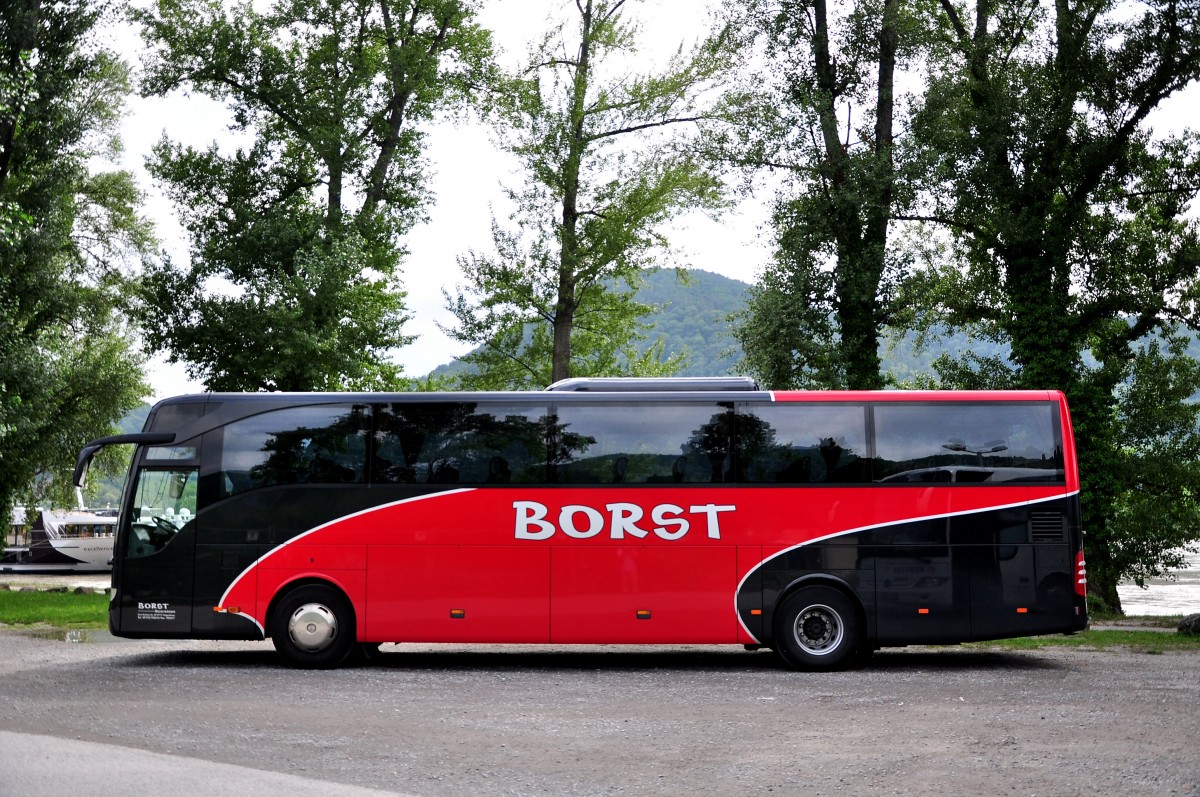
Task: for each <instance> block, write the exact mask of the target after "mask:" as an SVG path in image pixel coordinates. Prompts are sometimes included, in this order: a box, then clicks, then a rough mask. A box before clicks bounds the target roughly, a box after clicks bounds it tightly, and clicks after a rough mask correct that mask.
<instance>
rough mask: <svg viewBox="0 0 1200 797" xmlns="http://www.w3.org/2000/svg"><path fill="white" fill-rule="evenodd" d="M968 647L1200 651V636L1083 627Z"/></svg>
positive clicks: (1131, 629)
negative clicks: (1062, 633)
mask: <svg viewBox="0 0 1200 797" xmlns="http://www.w3.org/2000/svg"><path fill="white" fill-rule="evenodd" d="M965 647H978V648H997V647H998V648H1005V649H1008V650H1037V649H1039V648H1080V649H1088V650H1111V649H1113V648H1121V649H1125V650H1134V651H1137V652H1139V653H1168V652H1185V651H1200V636H1193V635H1188V634H1179V633H1172V632H1170V631H1145V630H1139V629H1136V628H1127V629H1126V628H1121V629H1111V630H1110V629H1104V630H1100V631H1081V632H1080V633H1078V634H1075V635H1074V636H1032V637H1021V638H1019V639H1000V640H996V641H994V642H972V643H970V644H969V645H966V646H965Z"/></svg>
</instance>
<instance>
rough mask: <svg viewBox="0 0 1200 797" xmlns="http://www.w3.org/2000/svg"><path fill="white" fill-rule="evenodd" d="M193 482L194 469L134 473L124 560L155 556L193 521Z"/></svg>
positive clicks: (194, 481)
mask: <svg viewBox="0 0 1200 797" xmlns="http://www.w3.org/2000/svg"><path fill="white" fill-rule="evenodd" d="M196 481H197V479H196V469H195V468H178V469H168V468H163V469H158V468H154V469H144V470H142V471H141V472H139V473H138V480H137V489H136V491H135V492H134V497H133V506H132V507H130V510H129V511H130V522H129V537H128V539H127V540H126V542H125V546H126V548H125V553H126V556H127V557H129V558H137V557H142V556H149V555H151V554H154V553H158V552H159V551H161V550H162V549H163V548H165V547H167V546H168V545H170V543H171V541H172V540H174V539H175V537H176V535H178V534H179V532H180V531H182V530H183V529H184V527H186V526H187V525H188V524H189V523H192V522H193V521H194V520H195V517H196Z"/></svg>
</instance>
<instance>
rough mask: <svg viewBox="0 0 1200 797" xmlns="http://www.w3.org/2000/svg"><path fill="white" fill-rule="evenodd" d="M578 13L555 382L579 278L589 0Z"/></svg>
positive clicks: (567, 371) (564, 364) (565, 359)
mask: <svg viewBox="0 0 1200 797" xmlns="http://www.w3.org/2000/svg"><path fill="white" fill-rule="evenodd" d="M581 11H582V12H583V19H582V21H581V24H580V37H579V56H578V60H577V63H576V65H575V81H574V86H573V92H572V96H571V108H570V130H571V136H570V140H569V141H568V144H567V147H568V149H567V157H566V160H565V161H564V163H563V198H562V229H561V240H560V242H559V247H560V248H559V264H558V297H557V300H556V302H555V306H554V321H553V324H554V329H553V344H554V352H553V355H552V357H551V366H550V369H551V370H550V381H551V382H557V381H559V380H560V379H567V378H569V377H570V376H571V332H572V329H573V327H574V324H575V308H576V306H577V305H578V302H577V301H576V297H575V287H576V281H577V280H578V276H579V268H580V263H579V238H578V224H579V208H578V204H577V203H578V201H579V172H580V166H581V164H582V162H583V151H584V149H585V148H586V146H587V141H586V140H585V138H584V129H583V122H584V113H585V104H586V102H587V88H588V77H589V75H588V68H589V66H590V57H591V46H592V39H591V35H592V3H591V0H588V1H587V3H585V4H584V5H583V6H582V8H581Z"/></svg>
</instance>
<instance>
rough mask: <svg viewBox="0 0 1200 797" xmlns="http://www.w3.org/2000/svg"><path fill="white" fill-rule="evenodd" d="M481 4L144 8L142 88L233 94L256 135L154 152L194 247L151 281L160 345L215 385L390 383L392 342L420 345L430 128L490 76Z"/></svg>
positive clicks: (150, 310) (163, 3)
mask: <svg viewBox="0 0 1200 797" xmlns="http://www.w3.org/2000/svg"><path fill="white" fill-rule="evenodd" d="M474 14H475V4H474V3H473V2H471V0H353V1H352V2H334V0H297V1H296V2H283V1H282V0H281V2H278V3H276V4H275V5H274V6H273V7H272V8H271V9H270V10H268V11H266V12H259V11H257V10H255V8H254V7H253V6H251V5H250V4H248V3H247V4H244V5H241V6H238V7H236V8H234V9H232V10H230V9H227V8H226V6H225V4H224V3H223V2H220V0H160V2H158V3H157V4H156V5H154V6H153V7H152V8H151V9H149V10H146V11H141V12H137V13H136V14H135V19H137V20H138V21H139V22H141V23H142V25H143V31H144V37H145V39H146V42H147V44H148V46H149V47H150V48H151V49H150V51H149V55H148V58H147V63H146V77H145V82H144V83H143V86H142V89H143V91H144V92H145V93H147V94H160V95H161V94H167V93H169V92H172V91H175V90H187V91H196V92H201V93H204V94H208V95H210V96H212V97H214V98H217V99H219V100H223V101H225V102H227V103H228V104H229V107H230V109H231V111H232V117H233V120H232V123H231V126H232V128H233V129H234V130H237V131H241V132H243V133H246V134H247V135H249V136H251V137H252V139H253V143H252V144H251V145H250V146H248V147H247V148H244V149H243V148H238V149H237V150H236V152H234V153H232V154H224V153H222V152H221V151H220V149H219V148H218V147H217V146H216V145H215V144H214V145H213V146H212V147H210V148H208V149H207V150H203V151H200V150H196V149H193V148H190V147H182V146H180V145H178V144H173V143H171V142H170V141H168V140H166V139H165V138H164V140H163V141H162V142H161V143H160V144H159V145H158V146H157V147H156V148H155V152H154V158H153V160H152V162H151V163H150V170H151V173H152V174H154V176H155V177H156V178H157V179H158V180H159V181H160V182H161V184H162V185H163V186H164V188H165V190H166V191H167V193H168V194H169V195H170V197H171V198H172V199H173V200H174V202H175V204H176V206H177V207H178V208H179V211H180V214H181V216H182V219H183V222H184V225H185V227H186V228H187V230H188V232H189V234H190V235H191V238H192V253H191V262H190V264H188V265H187V266H183V267H179V266H177V265H175V264H174V263H172V262H170V260H168V259H164V260H163V261H162V262H161V263H160V264H159V265H158V266H157V267H156V268H154V269H153V270H152V271H151V272H150V273H149V274H148V275H147V279H146V289H145V291H144V292H143V295H142V298H143V300H144V306H143V308H142V313H141V317H142V319H143V321H144V323H145V324H146V325H147V328H148V331H147V339H148V341H149V343H150V345H151V347H152V348H154V349H156V350H165V351H169V352H170V358H171V360H172V361H183V362H185V363H187V367H188V370H189V373H190V374H191V375H192V376H193V377H196V378H199V379H202V380H203V381H204V382H205V384H206V386H207V387H209V388H210V389H217V390H310V389H331V388H339V387H345V388H372V387H375V388H378V387H385V386H394V384H395V383H396V381H397V379H398V378H399V369H398V368H397V367H396V366H394V365H392V364H390V363H388V362H387V360H386V355H387V352H388V350H390V349H393V348H395V347H398V346H402V345H405V344H407V343H408V342H410V338H408V337H406V336H405V335H403V334H402V333H401V327H402V325H403V323H404V322H405V320H406V318H407V317H406V314H405V311H404V303H403V300H404V293H403V291H402V290H401V289H400V286H399V279H398V273H399V265H400V259H401V256H402V254H403V251H402V248H401V243H400V242H401V239H402V237H403V235H404V233H405V232H407V231H408V230H409V229H410V228H411V227H412V225H413V224H414V223H416V222H417V221H418V220H420V219H421V217H422V208H423V206H424V204H425V202H426V201H427V196H426V192H425V188H424V183H423V173H422V166H423V162H422V158H421V153H422V146H423V141H424V133H423V132H422V128H421V125H422V124H424V123H426V122H428V121H429V120H430V119H432V118H433V117H434V115H435V114H436V113H437V112H438V111H439V109H442V108H445V107H448V106H449V105H450V104H452V103H455V102H458V101H460V100H463V99H465V98H467V97H469V96H471V95H472V94H473V93H474V92H475V91H476V90H477V89H478V88H479V87H480V86H482V85H484V84H486V83H487V81H488V80H490V79H491V78H490V75H489V70H490V65H489V64H490V62H489V59H490V53H491V44H490V38H489V36H488V34H487V33H486V32H485V31H483V30H482V29H480V28H479V27H478V26H477V25H475V24H474V22H473V18H474Z"/></svg>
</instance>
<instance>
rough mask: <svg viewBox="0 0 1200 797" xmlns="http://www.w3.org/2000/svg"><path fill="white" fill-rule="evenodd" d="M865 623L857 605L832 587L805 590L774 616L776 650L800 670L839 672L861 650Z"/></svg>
mask: <svg viewBox="0 0 1200 797" xmlns="http://www.w3.org/2000/svg"><path fill="white" fill-rule="evenodd" d="M862 634H863V628H862V623H861V622H860V621H859V617H858V610H857V607H856V606H855V605H854V602H853V601H851V600H850V598H848V597H847V596H846V595H845V594H844V593H842V592H840V591H839V590H836V589H834V588H833V587H804V588H803V589H799V590H797V591H796V592H794V593H792V594H791V595H789V596H788V597H787V598H786V599H784V601H783V603H782V604H780V606H779V609H778V611H776V613H775V650H776V652H777V653H779V655H780V657H781V658H782V659H783V660H784V662H786V663H787V665H788V666H789V667H793V668H795V669H797V670H837V669H841V668H843V667H846V666H849V665H851V664H853V663H854V661H855V659H856V655H857V653H858V651H859V650H861V649H862V641H863V640H862Z"/></svg>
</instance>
